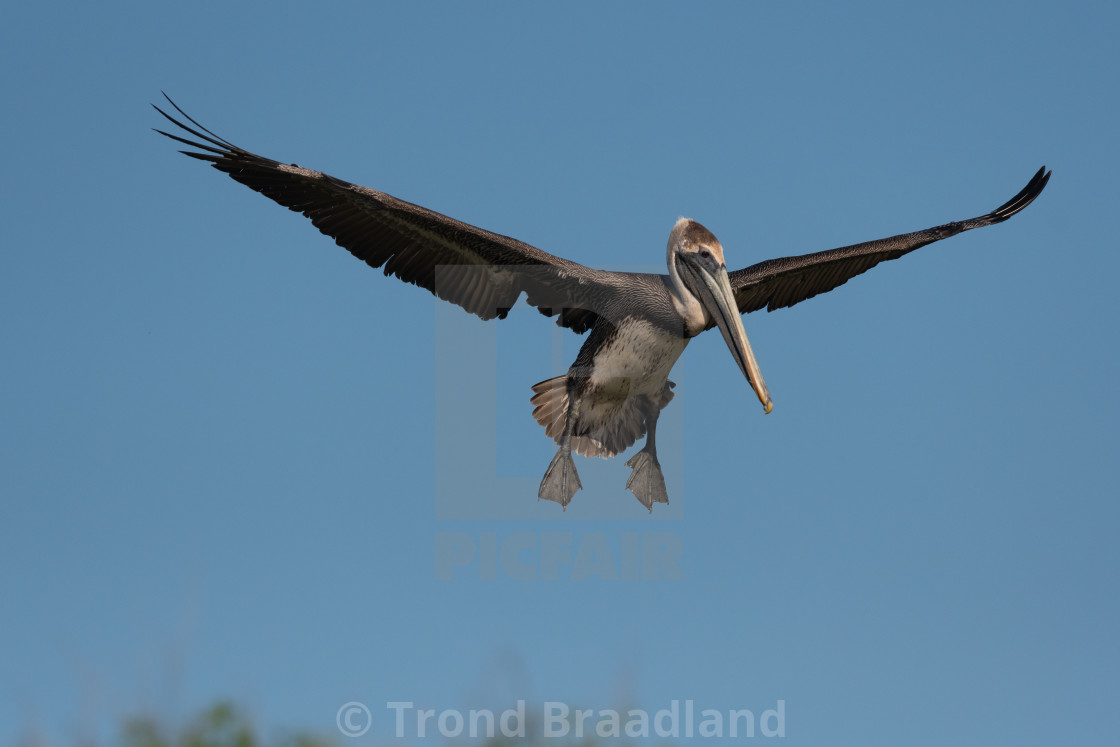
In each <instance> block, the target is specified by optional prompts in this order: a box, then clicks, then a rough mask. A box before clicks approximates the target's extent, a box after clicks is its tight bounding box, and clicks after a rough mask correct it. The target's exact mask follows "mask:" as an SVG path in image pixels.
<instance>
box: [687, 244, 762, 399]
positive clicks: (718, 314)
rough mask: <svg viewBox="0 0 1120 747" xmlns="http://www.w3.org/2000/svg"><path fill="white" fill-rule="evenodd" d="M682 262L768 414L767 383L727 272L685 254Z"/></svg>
mask: <svg viewBox="0 0 1120 747" xmlns="http://www.w3.org/2000/svg"><path fill="white" fill-rule="evenodd" d="M682 259H685V262H684V263H683V266H684V267H686V268H688V270H689V274H691V275H692V277H693V278H695V280H696V281H697V282H696V283H694V285H695V286H696V290H697V291H699V296H700V302H701V303H703V304H704V307H705V308H706V309H707V310H708V313H709V314H710V315H711V316H712V318H713V319H715V322H716V324H717V325H719V331H720V332H722V333H723V340H724V342H726V343H727V347H728V349H729V350H730V351H731V355H732V356H733V357H734V358H735V362H736V363H738V364H739V369H740V370H741V371H742V372H743V375H744V376H746V377H747V381H748V382H750V385H751V387H752V388H753V389H754V392H755V394H757V395H758V401H759V402H761V403H762V407H763V408H764V409H765V410H766V412H767V414H769V412H770V411H771V410H773V409H774V403H773V401H771V399H770V391H769V390H768V389H767V388H766V382H765V381H763V380H762V371H761V370H760V369H759V368H758V361H757V360H755V357H754V351H753V350H751V344H750V342H749V341H748V340H747V332H746V330H744V329H743V319H742V316H741V315H740V314H739V305H738V304H736V303H735V294H734V293H733V292H732V290H731V281H730V279H729V278H728V277H727V269H726V268H725V267H722V266H721V267H717V268H713V269H709V268H707V267H704V266H703V265H702V264H701V263H700V262H699V261H696V260H693V259H692V258H691V257H689V256H688V255H685V256H684V257H682Z"/></svg>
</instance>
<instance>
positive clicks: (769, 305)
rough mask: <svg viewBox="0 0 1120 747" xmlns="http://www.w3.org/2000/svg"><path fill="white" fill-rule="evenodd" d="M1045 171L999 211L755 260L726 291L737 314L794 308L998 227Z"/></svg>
mask: <svg viewBox="0 0 1120 747" xmlns="http://www.w3.org/2000/svg"><path fill="white" fill-rule="evenodd" d="M1049 180H1050V172H1049V171H1047V170H1046V167H1045V166H1043V167H1042V168H1041V169H1039V170H1038V173H1036V174H1035V175H1034V176H1033V177H1032V178H1031V180H1030V181H1029V182H1027V186H1025V187H1023V189H1022V191H1021V192H1019V194H1017V195H1015V196H1014V197H1012V198H1011V199H1010V200H1008V201H1007V202H1005V203H1004V204H1003V205H1000V206H999V207H998V208H996V209H995V210H993V211H992V212H990V213H988V214H987V215H981V216H980V217H979V218H972V219H971V220H964V221H957V222H955V223H946V224H945V225H943V226H937V227H936V228H928V229H926V230H925V231H916V232H914V233H904V234H901V235H899V236H891V237H890V238H887V239H879V240H877V241H868V242H866V243H863V244H853V245H852V246H845V247H841V248H840V249H831V250H829V251H826V252H816V253H814V254H803V255H801V256H799V257H783V258H781V259H770V260H767V261H765V262H759V263H758V264H756V265H751V266H750V267H747V268H745V269H742V270H736V271H735V272H732V273H730V277H731V289H732V290H733V291H734V292H735V300H736V301H737V302H738V304H739V313H741V314H746V313H747V312H750V311H757V310H759V309H761V308H764V307H765V308H766V310H767V311H773V310H774V309H781V308H785V307H786V306H793V305H794V304H795V303H800V302H801V301H804V300H805V299H807V298H812V297H813V296H815V295H817V294H818V293H827V292H828V291H830V290H832V289H833V288H835V287H837V286H840V285H843V284H844V283H846V282H848V281H849V280H850V279H852V278H854V277H855V276H856V275H859V274H860V273H863V272H867V271H868V270H870V269H871V268H872V267H874V266H875V265H877V264H879V263H880V262H886V261H887V260H889V259H898V258H899V257H901V256H902V255H904V254H909V253H910V252H912V251H914V250H915V249H919V248H921V247H923V246H925V245H926V244H932V243H933V242H935V241H940V240H941V239H946V238H949V237H950V236H955V235H957V234H958V233H960V232H961V231H967V230H969V229H971V228H981V227H982V226H990V225H993V224H995V223H1001V222H1003V221H1005V220H1007V219H1008V218H1010V217H1011V216H1013V215H1015V213H1017V212H1019V211H1020V210H1022V209H1023V208H1025V207H1026V206H1027V205H1030V204H1031V202H1032V201H1034V198H1036V197H1038V195H1039V194H1040V193H1041V192H1042V189H1043V188H1044V187H1045V186H1046V182H1048V181H1049Z"/></svg>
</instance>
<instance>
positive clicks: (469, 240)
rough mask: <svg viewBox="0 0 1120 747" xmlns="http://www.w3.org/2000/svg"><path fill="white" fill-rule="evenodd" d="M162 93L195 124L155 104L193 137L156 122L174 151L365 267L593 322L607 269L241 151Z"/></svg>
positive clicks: (452, 294)
mask: <svg viewBox="0 0 1120 747" xmlns="http://www.w3.org/2000/svg"><path fill="white" fill-rule="evenodd" d="M165 98H167V97H166V94H165ZM167 100H168V102H170V104H171V106H173V107H175V110H176V111H177V112H179V114H180V115H182V116H183V117H184V118H185V119H186V120H187V121H189V122H190V123H191V124H193V125H194V126H195V127H197V128H198V129H194V128H191V127H188V126H187V125H185V124H183V123H182V122H180V121H179V120H177V119H175V118H174V117H172V116H170V115H169V114H167V112H165V111H163V110H162V109H160V108H159V107H158V106H156V107H155V109H156V111H158V112H159V113H160V114H162V115H163V116H164V117H166V118H167V119H168V120H169V121H171V123H172V124H174V125H175V126H177V127H179V128H180V129H181V130H182V131H183V132H184V133H189V134H190V135H193V136H194V137H195V138H197V139H198V140H197V141H196V140H188V139H186V138H184V137H181V136H179V135H175V134H172V133H170V132H164V131H163V130H158V129H157V130H156V132H158V133H160V134H161V135H166V136H167V137H169V138H171V139H172V140H177V141H179V142H180V143H184V144H186V145H188V146H190V147H192V148H195V149H197V151H201V152H197V151H181V152H182V153H183V154H185V155H188V156H190V157H192V158H197V159H199V160H202V161H208V162H210V163H211V164H212V165H213V166H214V168H216V169H218V170H219V171H223V172H225V173H227V174H229V175H230V176H231V177H232V178H233V179H235V180H237V181H239V182H241V183H242V184H244V185H245V186H247V187H249V188H250V189H253V190H255V191H257V192H260V193H261V194H263V195H264V196H265V197H268V198H269V199H271V200H274V201H275V202H278V203H279V204H281V205H283V206H284V207H286V208H288V209H289V210H294V211H296V212H298V213H303V214H304V215H305V216H307V217H308V218H310V219H311V222H312V223H313V224H314V225H315V227H316V228H318V229H319V230H320V231H322V232H323V233H324V234H326V235H327V236H330V237H331V238H332V239H334V240H335V243H337V244H338V245H339V246H341V247H343V248H344V249H346V250H347V251H349V252H350V253H351V254H353V255H354V256H355V257H357V258H359V259H361V260H363V261H365V262H366V263H367V264H369V265H370V266H371V267H384V272H385V274H386V275H395V276H396V277H398V278H400V279H401V280H404V281H405V282H408V283H412V284H414V285H418V286H420V287H421V288H426V289H427V290H429V291H431V292H432V293H434V294H435V295H437V296H439V297H440V298H442V299H445V300H447V301H450V302H452V303H454V304H456V305H457V306H460V307H462V308H464V309H466V310H467V311H469V312H471V313H472V314H477V315H478V316H479V317H481V318H482V319H493V318H495V317H498V318H501V319H504V318H505V316H506V314H508V313H509V310H510V309H511V308H512V307H513V305H514V304H515V303H516V302H517V299H518V297H519V296H520V294H521V293H522V292H524V293H525V294H526V298H527V300H528V302H529V303H530V304H531V305H533V306H536V307H537V308H538V309H539V310H540V311H541V313H543V314H545V315H547V316H555V315H557V314H559V315H560V318H559V319H558V320H557V321H558V323H559V324H561V325H563V326H565V327H569V328H571V329H573V330H575V331H576V332H585V331H587V330H588V329H590V327H591V325H592V324H593V323H594V322H595V319H596V318H597V313H596V311H597V309H599V308H600V306H601V304H604V303H607V302H608V301H609V299H610V297H611V295H612V294H613V293H614V292H615V287H614V285H613V284H612V283H611V280H610V273H606V272H602V271H599V270H593V269H591V268H589V267H585V266H583V265H581V264H578V263H576V262H570V261H568V260H566V259H562V258H560V257H556V256H553V255H551V254H549V253H547V252H543V251H541V250H540V249H537V248H536V247H533V246H530V245H529V244H526V243H524V242H521V241H517V240H516V239H511V238H509V237H508V236H502V235H500V234H496V233H491V232H490V231H484V230H483V229H481V228H476V227H475V226H471V225H468V224H466V223H463V222H461V221H457V220H455V219H454V218H449V217H447V216H446V215H441V214H439V213H437V212H434V211H432V210H428V209H427V208H423V207H420V206H419V205H413V204H412V203H409V202H405V201H404V200H398V199H397V198H396V197H393V196H392V195H387V194H385V193H384V192H378V191H376V190H373V189H369V188H367V187H362V186H359V185H357V184H350V183H349V182H344V181H342V180H341V179H336V178H334V177H333V176H330V175H328V174H324V173H322V172H319V171H312V170H310V169H305V168H301V167H299V166H296V165H295V164H292V165H288V164H283V163H280V162H278V161H273V160H271V159H269V158H263V157H261V156H258V155H256V154H254V153H250V152H249V151H247V150H244V149H242V148H239V147H237V146H236V145H234V144H233V143H230V142H229V141H227V140H224V139H223V138H220V137H218V136H217V135H215V134H214V133H213V132H211V131H210V130H208V129H206V128H205V127H203V126H202V125H200V124H199V123H198V122H196V121H195V120H194V119H192V118H191V117H190V116H189V115H187V113H186V112H184V111H183V110H182V109H180V108H179V107H178V106H177V105H176V104H175V102H174V101H171V99H170V98H167ZM437 268H439V269H437Z"/></svg>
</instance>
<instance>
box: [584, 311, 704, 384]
mask: <svg viewBox="0 0 1120 747" xmlns="http://www.w3.org/2000/svg"><path fill="white" fill-rule="evenodd" d="M686 345H688V340H687V339H684V338H681V337H676V336H674V335H671V334H669V333H668V332H665V331H664V330H662V329H660V328H658V327H656V326H655V325H653V324H650V323H649V322H646V321H643V320H641V319H626V320H623V321H622V323H621V324H619V326H618V333H617V334H616V335H615V336H614V337H613V338H612V339H611V340H610V341H609V342H608V343H607V344H606V345H604V346H603V347H602V348H600V349H599V351H598V352H597V353H596V354H595V362H594V364H593V369H592V371H591V386H592V388H594V389H600V388H606V389H610V388H612V387H611V382H612V381H614V382H619V380H625V381H626V382H627V383H628V385H629V386H628V389H629V393H630V394H631V395H635V394H656V393H659V392H660V391H661V389H662V387H664V386H665V381H666V380H667V379H668V378H669V371H670V370H672V368H673V365H674V364H675V363H676V362H677V358H679V357H680V356H681V353H682V352H684V349H685V346H686Z"/></svg>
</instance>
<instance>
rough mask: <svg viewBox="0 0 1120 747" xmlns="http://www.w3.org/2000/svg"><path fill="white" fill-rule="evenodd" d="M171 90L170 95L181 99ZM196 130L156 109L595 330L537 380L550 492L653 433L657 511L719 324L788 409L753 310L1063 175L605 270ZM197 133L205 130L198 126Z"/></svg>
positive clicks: (438, 258)
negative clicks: (982, 202) (693, 358)
mask: <svg viewBox="0 0 1120 747" xmlns="http://www.w3.org/2000/svg"><path fill="white" fill-rule="evenodd" d="M165 97H166V96H165ZM167 100H168V102H169V103H170V104H171V106H172V107H174V109H175V111H177V112H178V113H179V115H180V116H181V117H182V118H183V119H185V120H187V121H188V122H190V124H191V125H193V127H191V126H189V125H187V124H184V123H183V122H182V121H180V120H178V119H176V118H174V117H172V116H171V115H169V114H168V113H167V112H165V111H163V110H162V109H160V108H159V107H158V106H157V107H155V108H156V110H157V111H158V112H159V113H160V114H162V115H163V116H164V117H166V118H167V119H168V120H169V121H170V122H171V123H172V124H174V125H175V126H176V127H178V128H179V130H178V131H179V132H180V133H181V134H172V133H170V132H165V131H163V130H158V129H157V130H156V132H158V133H160V134H161V135H166V136H167V137H169V138H171V139H172V140H177V141H179V142H180V143H183V144H185V145H187V146H189V147H190V148H192V150H189V151H186V150H184V151H181V152H182V153H184V154H185V155H188V156H190V157H192V158H197V159H199V160H202V161H207V162H209V163H210V164H211V165H212V166H213V167H214V168H216V169H218V170H219V171H223V172H225V173H226V174H229V175H230V177H232V178H233V179H235V180H236V181H238V182H241V183H242V184H244V185H245V186H247V187H249V188H250V189H253V190H255V191H257V192H260V193H261V194H263V195H264V196H265V197H268V198H269V199H271V200H274V201H275V202H277V203H279V204H281V205H283V206H284V207H286V208H288V209H289V210H294V211H296V212H298V213H302V214H303V215H305V216H307V217H308V218H309V219H310V220H311V222H312V224H314V226H315V227H316V228H318V229H319V230H320V231H321V232H322V233H324V234H326V235H327V236H329V237H331V238H332V239H334V241H335V243H337V244H338V245H339V246H341V247H343V248H344V249H346V250H347V251H349V252H350V253H351V254H353V255H354V256H355V257H357V258H358V259H361V260H363V261H364V262H366V264H368V265H370V266H371V267H375V268H377V267H380V268H383V271H384V273H385V274H386V275H394V276H396V277H398V278H400V279H401V280H403V281H405V282H408V283H412V284H413V285H418V286H420V287H421V288H425V289H427V290H428V291H431V292H432V293H433V294H435V295H436V296H438V297H439V298H442V299H444V300H446V301H450V302H451V303H453V304H455V305H457V306H460V307H462V308H463V309H465V310H466V311H469V312H470V313H472V314H475V315H477V316H479V317H481V318H482V319H494V318H497V319H504V318H505V317H506V315H507V314H508V313H509V311H510V309H512V308H513V306H514V305H515V303H516V302H517V300H518V298H519V297H520V296H521V294H522V293H524V294H525V297H526V300H527V301H528V303H529V304H530V305H532V306H535V307H536V308H537V309H538V310H539V311H540V312H541V313H542V314H544V315H546V316H555V317H557V323H558V324H559V325H561V326H563V327H567V328H568V329H571V330H572V331H573V332H576V333H578V334H583V333H585V332H590V334H589V335H588V337H587V340H586V341H585V342H584V344H583V347H582V348H580V351H579V355H578V356H577V357H576V360H575V363H574V364H572V367H571V368H570V369H568V373H567V374H565V375H564V376H557V377H555V378H552V379H548V380H547V381H542V382H540V383H539V384H536V385H534V386H533V392H534V394H533V396H532V399H531V400H530V401H531V403H532V404H533V405H534V410H533V416H534V417H535V418H536V420H537V422H538V423H540V425H542V426H543V427H544V429H545V433H546V434H547V435H548V436H549V437H551V438H552V439H553V440H555V441H556V443H557V444H558V445H559V449H558V450H557V451H556V456H554V457H553V458H552V462H551V463H550V464H549V465H548V469H547V471H546V472H545V474H544V478H543V479H542V480H541V485H540V490H539V491H538V494H537V495H538V499H541V498H543V499H545V500H549V501H555V502H557V503H559V504H560V505H561V506H564V507H567V505H568V503H569V502H570V501H571V500H572V496H574V495H575V493H576V491H578V490H579V489H580V487H582V486H581V485H580V481H579V474H578V473H577V472H576V466H575V463H574V462H573V461H572V452H573V451H575V452H576V453H577V454H582V455H584V456H589V457H591V456H601V457H613V456H615V455H616V454H618V453H620V452H622V451H624V450H626V449H628V448H629V447H630V446H632V445H633V444H634V442H635V441H637V440H638V439H639V438H641V437H642V436H643V435H644V436H645V437H646V442H645V445H644V446H643V447H642V449H641V450H640V451H639V452H638V453H637V454H635V455H634V456H633V457H631V459H630V460H629V461H628V462H626V465H627V466H628V467H630V468H632V472H631V474H630V478H629V479H628V480H627V482H626V487H627V488H629V489H630V490H631V491H632V492H633V493H634V495H635V496H637V498H638V500H639V501H641V503H642V505H643V506H645V507H646V508H647V509H649V510H650V511H652V510H653V504H654V503H668V502H669V496H668V494H667V493H666V490H665V479H664V476H663V475H662V472H661V465H660V464H659V463H658V461H657V450H656V441H655V436H656V432H657V418H658V416H659V415H660V413H661V410H662V409H663V408H664V407H665V406H666V405H668V404H669V402H670V400H672V399H673V392H672V388H673V386H674V384H673V382H671V381H669V371H670V370H671V369H672V368H673V364H674V363H676V361H677V358H678V357H680V354H681V353H682V352H683V351H684V349H685V346H686V345H688V341H689V340H691V339H692V338H693V337H695V336H696V335H698V334H700V333H701V332H704V331H705V330H709V329H711V328H713V327H718V328H719V331H720V334H722V335H723V339H724V341H725V342H726V343H727V347H728V349H729V350H730V351H731V356H732V357H733V358H734V359H735V363H736V364H737V365H738V367H739V370H740V371H742V372H743V376H745V377H746V379H747V382H748V383H749V384H750V386H751V387H752V388H753V389H754V392H755V394H756V395H757V396H758V400H759V402H761V403H762V407H763V409H764V410H765V411H766V412H767V413H769V412H770V410H771V409H772V408H773V406H774V405H773V403H772V402H771V400H770V393H769V391H767V389H766V382H765V381H763V379H762V372H761V371H760V370H759V367H758V361H757V360H755V356H754V352H753V351H752V350H751V345H750V342H749V341H748V340H747V335H746V332H745V331H744V330H743V321H742V318H741V315H742V314H746V313H748V312H751V311H758V310H759V309H763V308H765V309H766V310H767V311H773V310H774V309H781V308H785V307H787V306H793V305H794V304H796V303H800V302H801V301H804V300H806V299H808V298H812V297H813V296H815V295H817V294H819V293H825V292H827V291H830V290H832V289H833V288H836V287H837V286H840V285H843V284H844V283H846V282H847V281H848V280H850V279H851V278H853V277H855V276H856V275H859V274H860V273H863V272H866V271H867V270H870V269H871V268H872V267H874V266H875V265H877V264H879V263H880V262H885V261H887V260H891V259H898V258H899V257H901V256H902V255H904V254H908V253H909V252H912V251H914V250H915V249H918V248H920V247H923V246H925V245H926V244H931V243H933V242H934V241H940V240H941V239H945V238H948V237H950V236H955V235H956V234H958V233H961V232H962V231H968V230H969V229H972V228H981V227H983V226H990V225H993V224H995V223H1000V222H1002V221H1005V220H1007V219H1008V218H1010V217H1011V216H1013V215H1015V214H1016V213H1018V212H1019V211H1020V210H1022V209H1023V208H1025V207H1026V206H1027V205H1029V204H1031V202H1032V201H1033V200H1034V199H1035V198H1036V197H1038V195H1039V194H1040V193H1041V192H1042V190H1043V188H1044V187H1045V186H1046V183H1047V181H1048V180H1049V179H1050V172H1048V171H1047V170H1046V167H1045V166H1044V167H1042V168H1041V169H1039V170H1038V172H1037V173H1036V174H1035V175H1034V176H1033V177H1032V178H1031V180H1030V181H1029V182H1028V183H1027V186H1025V187H1024V188H1023V189H1022V191H1020V192H1019V193H1018V194H1017V195H1015V196H1014V197H1012V198H1011V199H1010V200H1008V201H1007V202H1006V203H1004V204H1003V205H1001V206H1000V207H998V208H996V209H995V210H993V211H992V212H990V213H987V214H985V215H981V216H980V217H978V218H972V219H969V220H964V221H956V222H953V223H946V224H944V225H941V226H937V227H935V228H929V229H926V230H924V231H916V232H914V233H907V234H901V235H899V236H892V237H890V238H885V239H878V240H875V241H868V242H866V243H862V244H854V245H852V246H845V247H841V248H839V249H831V250H829V251H823V252H816V253H814V254H804V255H801V256H796V257H783V258H780V259H771V260H767V261H765V262H759V263H758V264H755V265H751V266H750V267H746V268H744V269H742V270H735V271H734V272H728V271H727V264H726V262H725V260H724V253H723V247H722V246H721V245H720V243H719V241H718V240H717V239H716V237H715V236H714V235H713V234H712V232H711V231H709V230H708V229H706V228H704V226H702V225H700V224H699V223H697V222H696V221H694V220H691V219H688V218H681V219H680V220H678V221H677V222H676V225H674V226H673V229H672V231H670V233H669V242H668V246H667V247H666V263H667V265H668V267H667V269H668V273H667V274H665V275H654V274H642V273H630V272H605V271H602V270H595V269H592V268H590V267H585V266H583V265H581V264H577V263H575V262H572V261H569V260H567V259H563V258H561V257H556V256H553V255H552V254H548V253H547V252H543V251H541V250H540V249H537V248H536V247H533V246H530V245H529V244H525V243H523V242H521V241H518V240H517V239H512V238H509V237H508V236H502V235H501V234H496V233H491V232H490V231H486V230H483V229H481V228H476V227H474V226H472V225H469V224H467V223H462V222H460V221H458V220H455V219H454V218H449V217H447V216H445V215H441V214H439V213H436V212H434V211H432V210H428V209H427V208H423V207H420V206H419V205H413V204H412V203H408V202H405V201H403V200H400V199H397V198H396V197H393V196H392V195H387V194H385V193H384V192H378V191H376V190H373V189H369V188H367V187H362V186H359V185H357V184H350V183H349V182H344V181H342V180H341V179H336V178H334V177H333V176H330V175H328V174H324V173H322V172H320V171H312V170H311V169H305V168H302V167H300V166H296V165H295V164H291V165H289V164H284V163H280V162H279V161H273V160H272V159H269V158H263V157H262V156H258V155H256V154H254V153H250V152H249V151H247V150H243V149H241V148H239V147H237V146H236V145H234V144H233V143H230V142H229V141H227V140H225V139H223V138H221V137H218V136H217V135H215V134H214V133H213V132H211V131H210V130H208V129H206V128H205V127H203V126H202V125H200V124H199V123H198V122H196V121H195V120H194V119H192V118H191V117H190V116H188V115H187V114H186V112H184V111H183V110H182V109H180V108H179V107H178V106H176V105H175V102H173V101H171V99H170V98H168V99H167ZM183 135H190V136H192V137H193V138H195V139H193V140H192V139H187V138H186V137H184V136H183Z"/></svg>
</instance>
